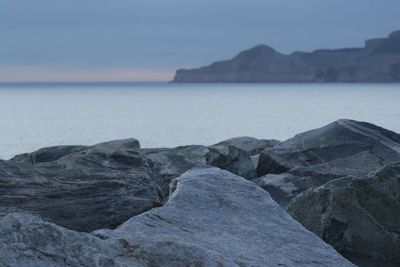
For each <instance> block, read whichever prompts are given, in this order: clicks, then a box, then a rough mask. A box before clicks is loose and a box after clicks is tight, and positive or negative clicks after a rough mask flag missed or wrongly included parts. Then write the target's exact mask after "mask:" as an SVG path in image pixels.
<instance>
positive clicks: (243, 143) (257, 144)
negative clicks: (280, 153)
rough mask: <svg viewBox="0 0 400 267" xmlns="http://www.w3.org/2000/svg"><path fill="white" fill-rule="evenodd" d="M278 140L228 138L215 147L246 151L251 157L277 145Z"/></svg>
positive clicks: (246, 137) (245, 137) (244, 137)
mask: <svg viewBox="0 0 400 267" xmlns="http://www.w3.org/2000/svg"><path fill="white" fill-rule="evenodd" d="M279 143H280V141H278V140H265V139H257V138H254V137H248V136H242V137H235V138H230V139H227V140H225V141H222V142H219V143H218V144H216V145H226V146H233V147H236V148H239V149H241V150H244V151H246V152H247V153H249V154H250V155H251V156H254V155H257V154H260V153H261V151H263V150H264V149H266V148H270V147H274V146H276V145H277V144H279Z"/></svg>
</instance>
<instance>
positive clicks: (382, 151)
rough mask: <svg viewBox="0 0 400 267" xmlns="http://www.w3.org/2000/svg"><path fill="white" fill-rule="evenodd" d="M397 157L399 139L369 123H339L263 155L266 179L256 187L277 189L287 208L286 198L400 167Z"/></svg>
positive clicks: (262, 170) (261, 167)
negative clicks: (342, 179) (339, 180)
mask: <svg viewBox="0 0 400 267" xmlns="http://www.w3.org/2000/svg"><path fill="white" fill-rule="evenodd" d="M399 152H400V135H398V134H397V133H394V132H391V131H388V130H386V129H383V128H380V127H378V126H375V125H373V124H369V123H366V122H358V121H353V120H338V121H336V122H333V123H331V124H329V125H327V126H324V127H322V128H319V129H315V130H311V131H308V132H305V133H302V134H299V135H296V136H295V137H293V138H291V139H289V140H287V141H284V142H282V143H280V144H278V145H277V146H275V147H272V148H267V149H265V150H264V151H263V152H262V153H261V156H260V160H259V163H258V166H257V173H258V175H259V176H263V177H262V179H256V180H255V182H257V183H258V184H259V185H260V186H262V187H264V188H266V189H267V188H270V190H271V188H273V189H272V190H274V191H275V192H277V194H278V195H279V199H277V200H278V201H281V199H282V203H287V200H286V199H285V198H289V199H290V198H292V197H294V196H296V195H297V194H298V193H300V192H302V191H304V190H305V189H308V188H313V187H317V186H320V185H323V184H325V183H326V182H328V181H330V180H332V179H336V178H340V177H344V176H347V175H355V176H361V175H366V174H368V173H370V172H371V171H374V170H377V169H379V168H381V167H382V166H384V165H385V164H388V163H392V162H396V161H400V153H399ZM271 174H279V175H271ZM268 180H271V181H270V182H268ZM288 190H290V191H288ZM282 197H283V198H282Z"/></svg>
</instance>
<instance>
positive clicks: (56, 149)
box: [11, 138, 140, 164]
mask: <svg viewBox="0 0 400 267" xmlns="http://www.w3.org/2000/svg"><path fill="white" fill-rule="evenodd" d="M93 147H98V148H100V147H103V148H109V149H133V148H140V144H139V141H138V140H137V139H135V138H129V139H122V140H113V141H109V142H104V143H99V144H96V145H94V146H74V145H72V146H52V147H44V148H41V149H39V150H36V151H34V152H31V153H24V154H20V155H16V156H15V157H13V158H12V159H11V160H12V161H21V162H26V163H31V164H37V163H44V162H50V161H55V160H58V159H60V158H62V157H64V156H66V155H68V154H71V153H75V152H79V151H83V150H87V149H90V148H93Z"/></svg>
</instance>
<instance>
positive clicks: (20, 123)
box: [0, 83, 400, 159]
mask: <svg viewBox="0 0 400 267" xmlns="http://www.w3.org/2000/svg"><path fill="white" fill-rule="evenodd" d="M340 118H348V119H355V120H363V121H368V122H372V123H374V124H377V125H380V126H382V127H385V128H388V129H391V130H393V131H397V132H400V84H169V83H125V84H113V83H107V84H78V83H76V84H0V131H1V132H0V158H2V159H8V158H10V157H12V156H14V155H16V154H18V153H23V152H29V151H33V150H36V149H38V148H41V147H44V146H54V145H66V144H84V145H91V144H95V143H98V142H102V141H108V140H112V139H122V138H129V137H135V138H137V139H139V140H140V142H141V144H142V147H174V146H179V145H188V144H203V145H211V144H214V143H216V142H219V141H222V140H224V139H227V138H230V137H236V136H253V137H257V138H266V139H270V138H273V139H279V140H285V139H287V138H290V137H292V136H293V135H295V134H297V133H300V132H303V131H306V130H310V129H313V128H317V127H321V126H323V125H325V124H328V123H330V122H332V121H335V120H337V119H340Z"/></svg>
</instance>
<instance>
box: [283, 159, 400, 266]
mask: <svg viewBox="0 0 400 267" xmlns="http://www.w3.org/2000/svg"><path fill="white" fill-rule="evenodd" d="M399 177H400V163H393V164H390V165H387V166H385V167H383V168H382V169H380V170H379V171H377V172H375V173H372V174H369V175H367V176H363V177H346V178H340V179H336V180H333V181H331V182H329V183H327V184H325V185H323V186H321V187H318V188H315V189H311V190H308V191H305V192H303V193H302V194H300V195H298V196H297V197H296V198H294V199H293V200H292V201H291V203H290V205H289V207H288V211H289V213H290V214H291V215H292V216H293V217H294V218H295V219H296V220H298V221H299V222H300V223H302V224H303V225H304V226H305V227H306V228H307V229H309V230H310V231H312V232H314V233H316V234H317V235H318V236H320V237H321V238H322V239H323V240H325V241H326V242H327V243H329V244H331V245H332V246H333V247H335V248H336V250H338V251H339V252H340V253H342V255H344V256H345V257H347V258H348V259H350V260H351V261H353V262H354V263H355V264H357V265H358V266H362V267H363V266H382V267H389V266H390V267H392V266H393V267H394V266H400V224H399V222H400V212H399V210H400V179H399Z"/></svg>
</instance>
